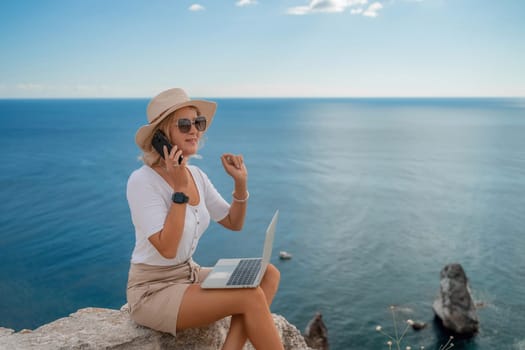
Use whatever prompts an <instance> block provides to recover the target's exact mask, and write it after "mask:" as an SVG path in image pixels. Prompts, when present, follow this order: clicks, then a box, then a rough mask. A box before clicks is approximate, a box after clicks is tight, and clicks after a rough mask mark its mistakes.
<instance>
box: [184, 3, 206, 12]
mask: <svg viewBox="0 0 525 350" xmlns="http://www.w3.org/2000/svg"><path fill="white" fill-rule="evenodd" d="M188 10H190V11H204V10H205V8H204V6H202V5H199V4H193V5H191V6H190V7H189V8H188Z"/></svg>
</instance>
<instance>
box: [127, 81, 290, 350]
mask: <svg viewBox="0 0 525 350" xmlns="http://www.w3.org/2000/svg"><path fill="white" fill-rule="evenodd" d="M215 110H216V104H215V103H214V102H209V101H203V100H190V99H189V98H188V96H187V95H186V93H185V92H184V90H182V89H178V88H175V89H170V90H166V91H164V92H162V93H160V94H159V95H157V96H155V97H154V98H153V99H152V100H151V102H150V103H149V105H148V108H147V117H148V122H149V124H147V125H144V126H142V127H141V128H140V129H139V130H138V131H137V134H136V137H135V141H136V143H137V144H138V146H139V147H140V148H141V149H142V150H143V152H144V154H143V160H144V163H145V164H144V165H143V166H142V167H141V168H139V169H137V170H135V171H134V172H133V173H132V174H131V176H130V178H129V180H128V186H127V198H128V203H129V207H130V211H131V218H132V221H133V225H134V227H135V237H136V242H135V248H134V250H133V253H132V257H131V267H130V271H129V279H128V287H127V299H128V304H129V306H130V312H131V317H132V318H133V319H134V320H135V321H136V322H137V323H139V324H141V325H144V326H147V327H150V328H153V329H156V330H159V331H163V332H169V333H172V334H174V335H175V333H176V331H177V330H181V329H185V328H192V327H200V326H204V325H207V324H210V323H212V322H214V321H217V320H219V319H221V318H224V317H226V316H230V315H231V316H232V318H231V325H230V329H229V332H228V335H227V337H226V340H225V343H224V345H223V349H228V350H229V349H242V347H243V345H244V343H245V342H246V340H247V339H249V340H250V341H251V343H252V344H253V345H254V347H255V348H256V349H271V350H275V349H283V345H282V343H281V340H280V338H279V334H278V332H277V329H276V328H275V325H274V323H273V318H272V316H271V313H270V309H269V305H270V304H271V303H272V300H273V297H274V296H275V293H276V292H277V288H278V285H279V271H278V270H277V269H276V268H275V267H274V266H272V265H270V266H268V269H267V270H266V273H265V275H264V278H263V280H262V282H261V284H260V286H259V287H258V288H253V289H217V290H204V289H201V287H200V282H201V281H202V280H203V279H204V278H205V276H206V275H207V274H208V272H209V271H210V270H209V269H205V268H200V266H199V265H197V264H196V263H195V262H193V260H192V255H193V253H194V252H195V249H196V248H197V243H198V241H199V238H200V236H201V235H202V234H203V232H204V231H205V230H206V228H207V227H208V225H209V222H210V219H211V220H214V221H217V222H218V223H219V224H221V225H222V226H224V227H226V228H228V229H230V230H235V231H238V230H241V229H242V227H243V224H244V218H245V216H246V205H247V201H248V197H249V193H248V190H247V170H246V166H245V164H244V161H243V157H242V156H241V155H234V154H224V155H222V157H221V161H222V165H223V167H224V170H225V171H226V173H228V175H230V176H231V177H232V178H233V181H234V191H233V193H232V202H231V204H228V203H227V202H226V201H225V200H224V199H223V198H222V197H221V195H220V194H219V193H218V192H217V190H216V189H215V187H214V186H213V185H212V183H211V182H210V180H209V179H208V177H207V176H206V174H204V173H203V172H202V170H200V169H199V168H197V167H195V166H192V165H188V159H189V158H190V156H192V155H194V154H196V153H197V151H198V146H199V141H200V139H201V137H202V135H203V133H204V132H205V131H206V129H207V128H208V127H209V125H210V124H211V122H212V119H213V116H214V114H215ZM157 130H161V131H162V132H163V133H164V134H165V135H166V136H167V138H168V139H169V141H170V143H171V144H172V149H171V151H168V148H167V147H166V146H164V147H163V148H162V152H163V153H162V156H161V154H160V153H158V152H157V151H156V150H155V149H154V148H153V147H152V145H151V142H152V138H153V135H154V133H155V132H156V131H157ZM181 156H182V158H181ZM179 159H182V161H180V162H179Z"/></svg>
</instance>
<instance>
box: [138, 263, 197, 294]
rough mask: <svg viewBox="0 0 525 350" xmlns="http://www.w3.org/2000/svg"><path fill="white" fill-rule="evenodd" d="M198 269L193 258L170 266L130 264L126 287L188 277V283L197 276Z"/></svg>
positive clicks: (192, 281)
mask: <svg viewBox="0 0 525 350" xmlns="http://www.w3.org/2000/svg"><path fill="white" fill-rule="evenodd" d="M199 270H200V266H199V265H198V264H197V263H196V262H194V261H193V259H189V260H187V261H185V262H183V263H181V264H178V265H171V266H170V265H168V266H157V265H147V264H131V266H130V268H129V276H128V288H133V287H140V286H142V285H145V284H152V283H165V282H176V281H178V280H180V279H188V280H189V281H190V283H195V282H197V280H198V278H199Z"/></svg>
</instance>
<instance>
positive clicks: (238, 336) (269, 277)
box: [222, 264, 280, 350]
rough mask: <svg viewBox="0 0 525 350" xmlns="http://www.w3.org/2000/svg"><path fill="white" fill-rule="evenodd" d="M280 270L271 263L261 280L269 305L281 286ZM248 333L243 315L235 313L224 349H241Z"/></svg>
mask: <svg viewBox="0 0 525 350" xmlns="http://www.w3.org/2000/svg"><path fill="white" fill-rule="evenodd" d="M279 280H280V272H279V270H278V269H277V268H276V267H275V266H273V265H272V264H269V265H268V267H267V269H266V272H265V274H264V277H263V279H262V281H261V289H262V290H263V292H264V295H265V297H266V302H267V303H268V307H269V306H270V305H271V304H272V301H273V298H274V296H275V293H277V289H278V288H279ZM247 338H248V335H247V333H246V330H245V328H244V319H243V315H233V316H232V318H231V324H230V330H229V332H228V335H227V337H226V340H225V341H224V345H223V348H222V349H223V350H241V349H242V347H243V346H244V344H245V343H246V340H247Z"/></svg>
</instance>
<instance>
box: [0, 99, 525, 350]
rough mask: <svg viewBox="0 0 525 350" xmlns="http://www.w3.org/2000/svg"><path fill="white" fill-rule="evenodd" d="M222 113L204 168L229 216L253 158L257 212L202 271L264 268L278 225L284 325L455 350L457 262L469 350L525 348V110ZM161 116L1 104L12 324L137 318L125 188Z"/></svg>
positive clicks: (308, 106)
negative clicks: (438, 314) (445, 290)
mask: <svg viewBox="0 0 525 350" xmlns="http://www.w3.org/2000/svg"><path fill="white" fill-rule="evenodd" d="M210 99H213V98H210ZM213 100H215V101H217V102H218V111H217V114H216V116H215V118H214V120H213V123H212V124H211V126H210V128H209V130H208V131H207V132H206V135H205V142H204V145H203V147H202V148H201V150H200V151H199V156H198V157H195V158H192V159H191V160H190V161H191V163H192V164H194V165H197V166H199V167H200V168H201V169H202V170H204V171H205V172H206V173H207V174H208V176H209V178H210V179H211V181H212V182H213V183H214V185H215V187H216V188H217V189H218V190H219V192H220V193H222V195H223V196H224V197H225V198H226V199H227V200H230V198H231V192H232V189H233V183H232V180H231V178H230V177H229V176H228V175H227V174H226V173H225V172H224V169H223V168H222V166H221V162H220V156H221V154H223V153H226V152H231V153H236V154H242V155H243V156H244V159H245V163H246V165H247V169H248V173H249V180H248V183H249V185H248V186H249V191H250V199H249V206H248V213H247V217H246V223H245V227H244V229H243V231H242V232H230V231H227V230H226V229H224V228H222V227H221V226H220V225H218V224H216V223H212V224H211V226H210V227H209V228H208V230H207V232H206V233H205V235H204V236H203V237H202V239H201V241H200V244H199V247H198V250H197V252H196V254H195V256H194V259H195V260H196V261H197V262H198V263H200V264H201V265H203V266H210V265H213V264H214V263H215V262H216V260H217V259H219V258H223V257H242V256H246V257H250V256H255V255H259V254H261V251H262V245H263V241H264V233H265V229H266V226H267V225H268V223H269V221H270V219H271V217H272V215H273V213H274V211H275V210H276V209H279V211H280V219H279V223H278V226H277V232H276V238H275V243H274V251H273V254H272V263H273V264H275V265H276V266H277V267H278V268H279V270H280V271H281V283H280V289H279V291H278V294H277V295H276V298H275V301H274V303H273V305H272V311H273V312H275V313H278V314H281V315H283V316H284V317H286V319H287V320H288V321H289V322H291V323H292V324H294V325H295V326H296V327H297V328H298V329H299V330H300V331H304V329H305V327H306V325H307V324H308V322H309V320H310V319H312V318H313V317H314V315H315V314H316V313H318V312H319V313H321V314H322V317H323V321H324V323H325V325H326V327H327V329H328V337H329V344H330V349H332V350H346V349H358V350H359V349H365V350H366V349H388V345H387V341H388V340H389V338H388V337H387V335H390V336H392V337H394V339H395V335H396V333H397V334H398V338H399V337H400V335H401V334H402V333H403V332H404V331H405V328H406V323H405V321H406V320H407V319H412V320H414V321H421V322H425V323H426V324H427V327H425V328H424V329H422V330H420V331H414V330H412V329H411V328H410V329H408V330H407V331H406V333H405V335H404V337H403V339H402V340H401V342H400V348H402V349H405V348H406V347H407V346H410V347H411V348H412V349H421V348H422V347H424V349H427V350H428V349H436V350H438V349H439V348H440V347H441V348H442V347H443V346H444V345H445V344H446V343H447V341H448V340H449V336H450V333H448V332H447V331H446V330H445V329H443V328H442V327H441V326H440V324H439V322H437V321H436V320H435V318H434V313H433V310H432V303H433V302H434V300H435V298H436V296H437V295H438V292H439V288H440V271H441V270H442V269H443V267H444V266H446V265H447V264H451V263H459V264H461V265H462V266H463V268H464V270H465V272H466V274H467V277H468V279H469V286H470V289H471V292H472V296H473V299H474V300H475V302H476V303H478V305H479V309H478V310H477V313H478V317H479V322H480V330H479V332H478V333H477V334H476V335H475V336H474V337H471V338H462V337H455V338H454V339H453V341H452V342H453V343H454V349H469V350H488V349H496V350H502V349H503V350H506V349H508V350H523V349H525V99H519V98H340V99H339V98H338V99H331V98H323V99H310V98H298V99H290V98H276V99H273V98H264V99H251V98H242V99H238V98H218V99H213ZM147 103H148V99H33V100H25V99H3V100H0V152H1V154H2V161H1V162H0V266H1V267H0V326H2V327H7V328H13V329H15V330H17V331H18V330H21V329H24V328H26V329H35V328H37V327H39V326H41V325H43V324H45V323H49V322H51V321H53V320H56V319H58V318H61V317H66V316H68V315H69V314H71V313H73V312H75V311H76V310H78V309H80V308H85V307H102V308H115V309H118V308H120V307H121V306H122V305H123V304H125V303H126V298H125V289H126V281H127V273H128V268H129V261H130V255H131V252H132V249H133V246H134V229H133V226H132V223H131V219H130V213H129V209H128V204H127V201H126V196H125V193H126V182H127V179H128V177H129V175H130V173H131V172H132V171H133V170H134V169H137V168H139V167H140V166H141V165H142V163H141V161H140V159H139V156H140V152H139V149H138V147H137V146H136V145H135V142H134V135H135V132H136V130H137V129H138V128H139V127H140V126H141V125H143V124H145V123H146V106H147ZM280 251H287V252H289V253H290V254H292V256H293V257H292V259H290V260H280V259H279V252H280ZM377 326H381V328H382V331H383V332H384V333H386V334H387V335H385V334H383V333H381V332H378V331H376V327H377ZM393 348H395V343H394V347H393Z"/></svg>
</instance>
